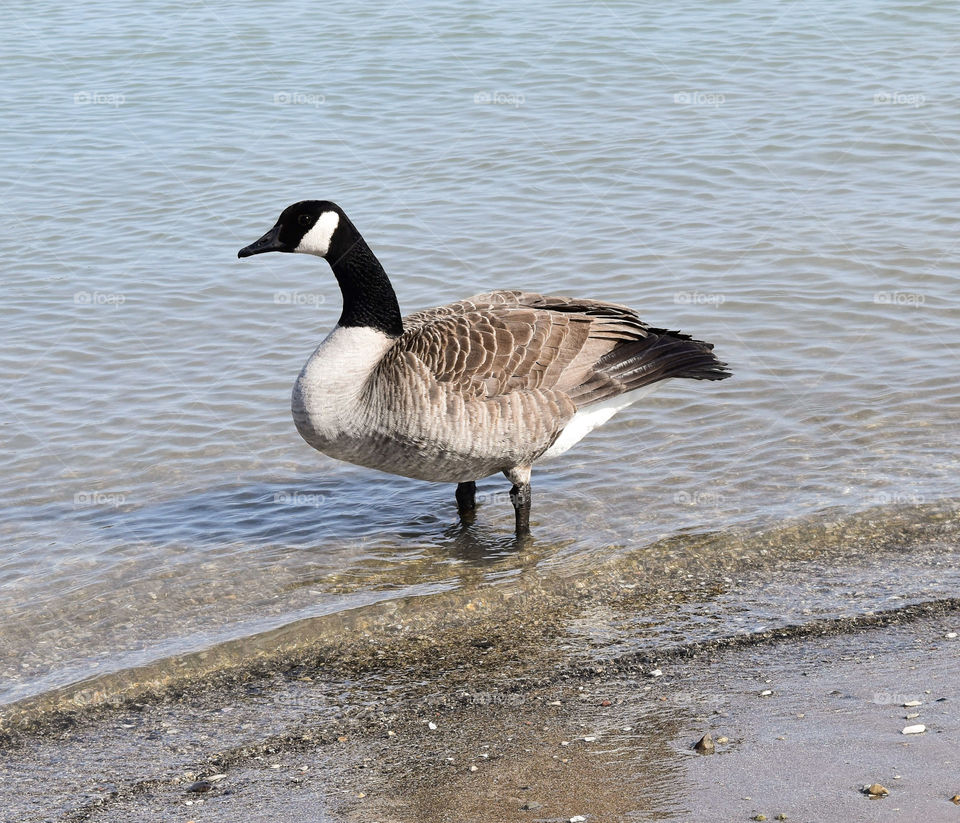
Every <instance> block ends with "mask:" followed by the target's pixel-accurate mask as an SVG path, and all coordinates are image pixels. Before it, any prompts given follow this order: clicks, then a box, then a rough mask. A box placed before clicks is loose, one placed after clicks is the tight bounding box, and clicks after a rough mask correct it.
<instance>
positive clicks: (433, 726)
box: [427, 720, 437, 732]
mask: <svg viewBox="0 0 960 823" xmlns="http://www.w3.org/2000/svg"><path fill="white" fill-rule="evenodd" d="M427 728H428V729H430V731H432V732H435V731H436V730H437V724H436V723H434V722H433V721H432V720H431V721H430V722H429V723H427Z"/></svg>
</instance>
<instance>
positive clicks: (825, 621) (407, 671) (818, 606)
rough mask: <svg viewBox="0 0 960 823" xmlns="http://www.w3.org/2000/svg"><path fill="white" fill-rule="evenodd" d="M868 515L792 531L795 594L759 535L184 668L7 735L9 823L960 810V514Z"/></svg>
mask: <svg viewBox="0 0 960 823" xmlns="http://www.w3.org/2000/svg"><path fill="white" fill-rule="evenodd" d="M865 524H868V521H866V520H865V521H864V522H863V523H860V524H859V527H858V529H857V531H856V533H857V534H858V535H860V537H861V538H862V539H858V540H852V539H850V537H851V535H852V533H853V532H852V531H851V530H850V527H849V524H847V525H846V526H844V527H843V528H839V529H833V531H834V532H836V534H835V535H834V537H832V538H829V539H828V537H827V536H825V535H823V534H821V538H820V541H819V542H810V541H809V537H810V535H809V534H808V533H805V532H804V533H802V534H799V535H795V537H796V540H795V541H794V542H792V543H790V556H791V558H792V559H791V561H790V562H791V564H792V565H791V566H790V570H789V573H788V574H787V576H788V577H789V578H790V581H789V582H790V587H789V588H787V589H784V588H782V585H783V583H784V580H783V578H784V567H783V565H782V564H781V563H780V562H776V563H772V564H771V563H769V562H767V561H764V562H760V560H759V558H760V557H761V555H758V554H756V553H755V552H753V551H752V550H749V546H748V543H749V541H743V542H741V543H740V544H739V548H738V549H737V550H736V551H730V552H727V553H726V554H724V553H723V552H720V551H716V552H713V553H712V555H710V556H709V560H710V564H708V563H706V562H704V564H703V568H700V569H697V570H695V571H691V569H693V568H694V567H693V566H692V565H691V564H690V563H686V564H681V565H678V566H677V567H676V568H674V569H672V570H671V569H669V568H667V567H666V566H665V565H664V564H663V563H661V561H662V560H663V558H664V557H666V556H667V555H669V554H670V552H669V551H666V549H663V547H661V549H662V550H663V551H662V552H661V550H658V549H657V548H656V547H649V550H648V551H647V552H645V554H644V558H645V560H644V562H646V563H652V564H653V565H656V566H657V567H658V568H659V569H661V572H662V573H661V574H660V575H659V576H656V575H654V576H652V577H644V576H643V575H641V574H640V573H639V571H638V569H639V566H638V565H637V564H636V563H634V564H626V565H624V564H623V563H618V564H616V565H615V566H611V567H610V568H608V569H606V570H604V571H603V572H602V573H599V572H598V573H595V574H593V575H584V576H582V577H579V578H575V579H572V580H569V581H568V584H567V585H566V586H558V585H553V586H550V587H545V586H543V585H542V581H541V583H540V584H534V583H532V582H528V583H527V584H525V585H524V584H521V583H518V584H517V585H515V586H514V587H512V588H511V587H503V586H498V587H491V588H480V589H478V590H476V591H473V592H467V591H462V592H450V593H444V594H441V595H437V596H431V597H430V598H425V599H424V598H414V599H412V600H411V601H410V602H402V603H395V604H391V605H389V606H387V605H379V606H378V607H377V609H375V610H373V611H365V612H363V614H360V615H354V616H353V619H352V621H348V620H347V618H346V617H343V618H341V619H342V621H343V622H342V623H341V625H339V626H338V627H333V626H331V625H329V621H328V624H325V625H326V630H325V631H326V633H325V634H324V635H323V637H322V640H321V639H320V636H319V635H317V634H316V633H315V635H314V637H313V639H312V640H311V641H308V640H307V639H306V632H307V627H294V628H291V629H290V630H289V632H288V633H287V634H286V635H283V636H281V635H276V634H272V635H270V636H269V637H265V638H261V640H260V646H259V648H258V649H257V650H256V653H255V654H252V655H250V656H248V657H247V658H245V659H244V662H243V663H242V664H234V665H229V666H227V665H221V666H219V667H214V668H213V669H212V670H211V671H208V672H207V673H205V674H204V675H203V676H202V677H198V676H196V667H197V666H198V665H199V662H198V661H196V660H191V661H180V662H181V664H182V666H183V668H184V676H183V677H181V678H177V677H175V676H173V675H172V674H171V673H170V672H169V671H168V672H167V673H166V674H165V675H164V678H162V682H161V681H160V680H156V681H154V682H153V683H152V685H150V687H149V688H146V687H142V688H140V690H139V691H138V690H136V689H133V687H132V686H130V687H128V688H126V690H124V689H117V691H116V694H115V696H114V697H113V698H111V699H109V700H106V701H104V702H102V703H100V704H98V703H97V702H96V700H94V699H93V698H90V702H89V703H88V704H86V705H83V706H78V703H77V701H76V700H74V701H73V703H71V704H70V705H72V706H73V707H74V708H72V709H70V710H69V711H67V710H64V709H62V708H61V709H59V710H57V711H48V712H45V713H40V714H37V715H36V716H35V718H34V719H33V720H32V721H30V722H27V721H25V720H24V722H23V723H21V724H20V725H17V726H13V727H9V726H8V732H7V739H6V742H5V744H4V746H3V748H2V749H0V795H2V800H3V804H2V806H3V819H4V820H11V821H13V820H16V821H43V820H91V821H121V820H123V821H140V820H142V821H148V820H149V821H155V820H177V821H189V820H196V821H198V822H199V821H204V820H206V821H212V820H218V821H219V820H224V821H227V820H231V821H260V820H264V821H266V820H271V821H276V820H284V821H285V820H291V821H292V820H317V821H323V820H331V821H348V822H349V823H353V822H354V821H356V822H358V823H359V822H361V821H362V823H370V822H371V821H380V822H381V823H388V821H396V822H397V823H406V821H438V822H439V821H481V820H505V821H513V820H518V821H519V820H522V821H547V820H569V819H571V818H573V817H576V816H577V815H581V816H583V817H585V818H586V820H590V821H607V820H610V821H616V820H683V821H687V820H690V821H696V820H749V819H751V818H756V817H757V816H758V815H763V816H765V817H766V819H767V820H775V819H778V818H777V816H778V815H786V819H788V820H799V821H802V820H807V821H820V820H829V819H842V820H854V821H856V820H863V821H867V820H870V821H877V820H881V821H882V820H908V821H912V820H921V819H923V820H930V821H938V820H953V819H956V816H957V815H958V814H960V809H958V808H957V807H956V806H954V804H952V803H951V802H950V798H951V797H952V796H954V795H956V794H957V793H958V792H960V768H958V765H960V755H958V754H957V746H958V744H960V714H958V711H957V709H956V706H957V705H958V703H960V685H958V684H960V645H958V643H960V640H958V639H957V638H956V637H955V636H953V637H951V636H949V635H951V634H952V633H953V632H956V631H958V630H960V600H957V599H955V598H951V597H944V596H938V597H929V596H928V597H923V596H920V595H921V594H922V592H925V591H927V590H928V582H927V581H925V579H923V578H922V576H921V575H920V574H919V570H921V569H923V568H928V569H932V570H933V571H934V572H936V571H937V569H940V572H939V574H940V575H941V577H943V579H945V580H947V581H948V582H949V575H950V574H952V572H951V569H953V568H956V567H957V563H956V562H955V560H956V548H957V543H956V539H955V537H956V518H955V517H954V516H952V515H951V516H949V517H945V518H943V519H941V520H940V521H938V522H937V523H936V524H935V525H934V526H931V527H930V528H929V529H927V530H921V532H922V533H918V532H917V530H916V529H913V528H912V529H911V530H910V532H911V534H910V535H907V534H906V533H905V532H904V533H901V534H899V535H892V536H891V533H890V529H889V523H888V524H886V525H885V527H884V535H885V536H884V537H883V539H880V537H879V536H877V535H874V536H873V537H869V536H864V535H867V534H868V531H869V530H868V529H867V528H866V525H865ZM827 531H830V530H829V529H828V530H827ZM774 537H775V535H772V534H770V533H766V534H763V535H761V536H760V539H759V543H758V544H757V545H763V546H766V547H767V549H766V550H765V551H767V552H770V551H774V553H776V552H775V547H776V546H777V545H780V546H784V545H786V544H787V543H788V542H790V541H787V540H786V539H783V540H781V541H779V543H778V541H777V540H775V539H774ZM688 542H690V541H688ZM694 542H695V541H694ZM807 542H809V543H810V545H809V549H808V554H807V555H805V554H804V553H803V552H802V551H800V550H798V546H799V545H801V544H805V543H807ZM898 544H899V546H900V548H899V549H898ZM671 545H674V547H675V546H676V544H671ZM904 547H907V548H904ZM700 548H702V546H701V547H700ZM763 557H767V558H768V555H763ZM706 559H707V556H704V560H705V561H706ZM781 559H782V558H781ZM638 562H639V561H638ZM711 564H712V568H711ZM640 565H642V563H641V564H640ZM684 569H685V571H684ZM730 575H735V577H731V576H730ZM538 579H539V578H538ZM869 580H873V582H874V583H876V584H877V585H876V588H873V589H870V588H869V587H868V586H867V585H866V582H869ZM644 581H646V582H644ZM658 581H659V582H658ZM865 581H866V582H865ZM654 583H657V585H656V586H655V585H654ZM921 590H922V591H921ZM884 593H886V594H884ZM941 594H942V592H941ZM791 598H796V602H794V601H793V600H791ZM818 598H819V599H818ZM881 602H882V603H885V604H886V605H887V606H888V607H886V608H882V609H876V608H871V607H870V604H871V603H881ZM778 604H779V606H780V607H782V614H781V615H780V619H779V620H778V619H777V615H776V614H775V613H774V612H775V610H776V608H777V605H778ZM891 604H898V605H891ZM738 615H744V616H745V621H746V622H745V623H744V624H743V625H740V624H738V622H737V621H738ZM314 630H316V626H314ZM271 643H272V644H273V645H274V651H275V652H276V653H275V654H271V653H270V648H269V646H270V644H271ZM291 648H292V649H295V650H296V651H295V652H291V651H290V649H291ZM139 682H140V683H141V686H142V684H143V683H144V682H145V681H144V679H143V678H140V681H139ZM766 692H769V694H767V693H766ZM82 694H86V695H88V696H89V695H91V694H93V695H95V694H96V690H95V689H92V687H90V688H88V689H87V691H86V692H84V691H78V692H77V693H76V695H75V696H77V695H82ZM914 701H919V705H917V706H915V707H904V706H903V704H904V703H910V702H914ZM915 713H916V714H917V717H913V718H907V715H912V714H915ZM24 717H26V714H25V715H24ZM918 723H922V724H924V725H925V726H926V731H925V732H924V733H923V734H919V735H909V736H908V735H903V734H901V731H902V729H903V728H904V727H906V726H909V725H914V724H918ZM706 732H710V733H711V734H712V735H713V737H714V739H715V740H717V741H718V743H717V745H716V751H715V753H713V754H709V755H705V754H698V753H696V752H695V751H693V750H692V748H691V747H692V745H693V744H694V743H695V742H696V741H697V740H698V739H699V738H700V737H701V736H702V735H703V734H704V733H706ZM723 738H726V742H719V741H721V740H722V739H723ZM198 781H201V782H200V783H199V784H198ZM202 781H205V782H202ZM871 783H881V784H882V785H884V786H885V787H886V788H887V789H888V790H889V792H890V794H889V796H887V797H883V798H879V799H871V798H869V797H867V796H866V795H865V794H863V793H862V792H861V788H862V787H863V786H864V785H866V784H871ZM191 788H193V791H191ZM780 819H783V818H780Z"/></svg>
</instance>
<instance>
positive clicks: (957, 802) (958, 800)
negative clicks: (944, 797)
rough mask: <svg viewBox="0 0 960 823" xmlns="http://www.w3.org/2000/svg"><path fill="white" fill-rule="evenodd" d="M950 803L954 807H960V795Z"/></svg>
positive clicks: (952, 798)
mask: <svg viewBox="0 0 960 823" xmlns="http://www.w3.org/2000/svg"><path fill="white" fill-rule="evenodd" d="M950 802H951V803H953V805H954V806H960V794H955V795H954V796H953V797H951V798H950Z"/></svg>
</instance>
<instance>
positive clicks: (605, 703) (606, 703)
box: [600, 700, 613, 706]
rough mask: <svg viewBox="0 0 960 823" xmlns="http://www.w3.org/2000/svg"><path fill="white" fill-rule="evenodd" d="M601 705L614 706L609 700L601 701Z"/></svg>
mask: <svg viewBox="0 0 960 823" xmlns="http://www.w3.org/2000/svg"><path fill="white" fill-rule="evenodd" d="M600 705H601V706H612V705H613V703H611V702H610V701H609V700H601V701H600Z"/></svg>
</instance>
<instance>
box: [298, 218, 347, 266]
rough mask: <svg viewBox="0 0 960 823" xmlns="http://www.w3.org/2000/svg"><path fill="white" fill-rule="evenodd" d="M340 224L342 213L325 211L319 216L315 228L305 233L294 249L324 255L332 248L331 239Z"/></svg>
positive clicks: (319, 255)
mask: <svg viewBox="0 0 960 823" xmlns="http://www.w3.org/2000/svg"><path fill="white" fill-rule="evenodd" d="M339 225H340V215H339V214H337V213H336V212H335V211H325V212H324V213H323V214H321V215H320V217H319V218H317V222H316V223H314V224H313V228H312V229H310V231H308V232H307V233H306V234H305V235H303V239H302V240H301V241H300V242H299V243H298V244H297V247H296V248H295V249H294V251H297V252H301V253H302V254H315V255H317V257H323V256H324V255H325V254H326V253H327V252H328V251H329V250H330V240H331V239H332V238H333V233H334V232H335V231H336V230H337V226H339Z"/></svg>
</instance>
